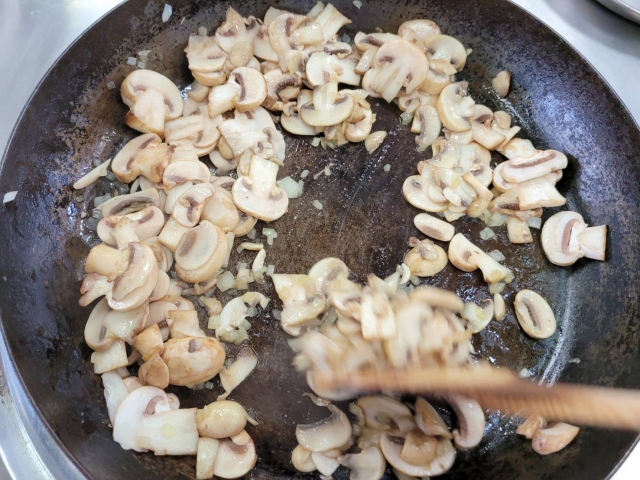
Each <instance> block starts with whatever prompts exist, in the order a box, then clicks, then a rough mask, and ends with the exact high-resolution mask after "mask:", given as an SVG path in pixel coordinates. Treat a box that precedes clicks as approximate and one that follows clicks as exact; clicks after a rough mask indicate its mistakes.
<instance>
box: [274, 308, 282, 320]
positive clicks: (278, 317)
mask: <svg viewBox="0 0 640 480" xmlns="http://www.w3.org/2000/svg"><path fill="white" fill-rule="evenodd" d="M271 313H272V314H273V318H275V319H276V320H280V319H281V318H282V312H281V311H280V310H271Z"/></svg>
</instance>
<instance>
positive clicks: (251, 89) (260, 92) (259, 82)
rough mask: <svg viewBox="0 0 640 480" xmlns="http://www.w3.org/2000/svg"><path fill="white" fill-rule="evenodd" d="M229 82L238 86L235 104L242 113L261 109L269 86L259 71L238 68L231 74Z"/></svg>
mask: <svg viewBox="0 0 640 480" xmlns="http://www.w3.org/2000/svg"><path fill="white" fill-rule="evenodd" d="M228 81H229V83H231V84H236V85H237V86H238V94H237V96H236V97H234V99H233V104H234V106H235V108H236V109H237V110H239V111H241V112H246V111H249V110H253V109H255V108H257V107H259V106H260V105H262V102H264V101H265V99H266V98H267V84H266V82H265V79H264V77H263V76H262V73H260V71H258V70H255V69H253V68H250V67H238V68H236V69H235V70H233V71H232V72H231V74H230V75H229V80H228Z"/></svg>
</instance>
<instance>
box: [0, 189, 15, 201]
mask: <svg viewBox="0 0 640 480" xmlns="http://www.w3.org/2000/svg"><path fill="white" fill-rule="evenodd" d="M16 195H18V191H17V190H14V191H13V192H7V193H5V194H4V198H3V200H2V203H9V202H13V200H14V199H15V198H16Z"/></svg>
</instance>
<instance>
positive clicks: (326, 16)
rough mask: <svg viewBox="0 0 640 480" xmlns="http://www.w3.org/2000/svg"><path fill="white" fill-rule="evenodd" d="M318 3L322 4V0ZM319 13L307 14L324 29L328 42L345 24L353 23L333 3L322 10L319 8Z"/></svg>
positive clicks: (325, 39) (323, 33) (324, 36)
mask: <svg viewBox="0 0 640 480" xmlns="http://www.w3.org/2000/svg"><path fill="white" fill-rule="evenodd" d="M318 5H322V2H318V4H317V5H316V7H317V6H318ZM318 10H319V11H318V14H317V15H315V12H314V13H312V12H309V14H308V15H307V16H308V17H309V18H313V19H314V20H315V21H316V22H317V23H318V25H320V28H321V29H322V35H323V39H324V42H328V41H329V40H331V39H332V38H334V36H335V35H336V34H337V33H338V30H340V29H341V28H342V27H343V26H345V25H348V24H349V23H351V20H349V19H348V18H347V17H345V16H344V15H343V14H342V13H340V11H339V10H338V9H337V8H336V7H334V6H333V5H332V4H330V3H327V4H326V5H324V8H322V10H320V9H318Z"/></svg>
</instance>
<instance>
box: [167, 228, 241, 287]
mask: <svg viewBox="0 0 640 480" xmlns="http://www.w3.org/2000/svg"><path fill="white" fill-rule="evenodd" d="M228 249H229V245H228V242H227V238H226V235H225V233H224V232H223V231H222V230H221V229H220V228H219V227H217V226H215V225H213V224H212V223H210V222H208V221H206V220H203V221H202V222H200V224H199V225H198V226H197V227H194V228H192V229H190V230H189V231H187V232H186V233H185V234H184V235H183V236H182V238H181V239H180V242H179V243H178V247H177V248H176V252H175V261H176V273H177V274H178V276H179V277H180V278H181V279H183V280H184V281H186V282H202V281H204V280H207V279H208V278H211V277H213V275H214V274H215V273H216V272H217V271H218V270H219V269H220V267H222V264H223V263H224V261H225V258H226V256H227V251H228Z"/></svg>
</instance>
